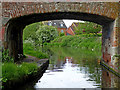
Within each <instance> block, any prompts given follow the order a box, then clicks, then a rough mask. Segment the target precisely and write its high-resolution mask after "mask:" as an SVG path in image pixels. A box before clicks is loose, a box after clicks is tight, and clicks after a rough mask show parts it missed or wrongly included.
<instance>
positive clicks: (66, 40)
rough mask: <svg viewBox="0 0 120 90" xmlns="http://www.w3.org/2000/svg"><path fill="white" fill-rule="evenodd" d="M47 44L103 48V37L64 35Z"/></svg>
mask: <svg viewBox="0 0 120 90" xmlns="http://www.w3.org/2000/svg"><path fill="white" fill-rule="evenodd" d="M47 45H50V46H61V47H66V46H67V47H78V48H87V49H97V48H101V38H100V37H98V36H93V37H87V36H85V35H84V36H83V35H75V36H63V37H60V38H56V39H55V40H53V41H52V42H51V43H48V44H47Z"/></svg>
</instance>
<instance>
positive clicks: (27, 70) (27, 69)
mask: <svg viewBox="0 0 120 90" xmlns="http://www.w3.org/2000/svg"><path fill="white" fill-rule="evenodd" d="M37 69H38V66H37V64H36V63H25V62H24V63H22V64H20V65H17V64H14V63H11V62H7V63H3V64H2V82H4V83H5V82H7V81H11V80H20V79H21V78H23V77H24V76H27V75H29V74H31V73H34V72H37Z"/></svg>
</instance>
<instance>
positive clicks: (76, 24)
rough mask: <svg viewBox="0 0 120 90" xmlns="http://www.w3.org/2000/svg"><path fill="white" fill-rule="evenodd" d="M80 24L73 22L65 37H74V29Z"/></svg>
mask: <svg viewBox="0 0 120 90" xmlns="http://www.w3.org/2000/svg"><path fill="white" fill-rule="evenodd" d="M80 24H84V23H80V22H73V23H72V25H71V26H70V27H69V28H68V29H67V30H66V35H75V28H77V27H78V25H80Z"/></svg>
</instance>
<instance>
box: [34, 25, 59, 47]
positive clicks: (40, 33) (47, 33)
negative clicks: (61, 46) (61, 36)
mask: <svg viewBox="0 0 120 90" xmlns="http://www.w3.org/2000/svg"><path fill="white" fill-rule="evenodd" d="M36 35H37V38H38V39H39V43H40V44H42V45H43V43H45V42H47V43H49V42H50V41H51V40H54V39H55V38H56V37H57V36H58V32H57V28H55V27H53V26H47V25H43V26H39V29H38V30H37V32H36Z"/></svg>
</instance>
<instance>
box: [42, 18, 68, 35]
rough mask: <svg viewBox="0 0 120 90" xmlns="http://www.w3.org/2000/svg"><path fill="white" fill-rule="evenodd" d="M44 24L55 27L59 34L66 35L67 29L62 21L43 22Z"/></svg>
mask: <svg viewBox="0 0 120 90" xmlns="http://www.w3.org/2000/svg"><path fill="white" fill-rule="evenodd" d="M44 24H45V25H48V26H55V27H57V30H58V32H59V34H60V33H64V34H65V35H66V30H67V27H66V25H65V23H64V21H63V20H52V21H45V22H44Z"/></svg>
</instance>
